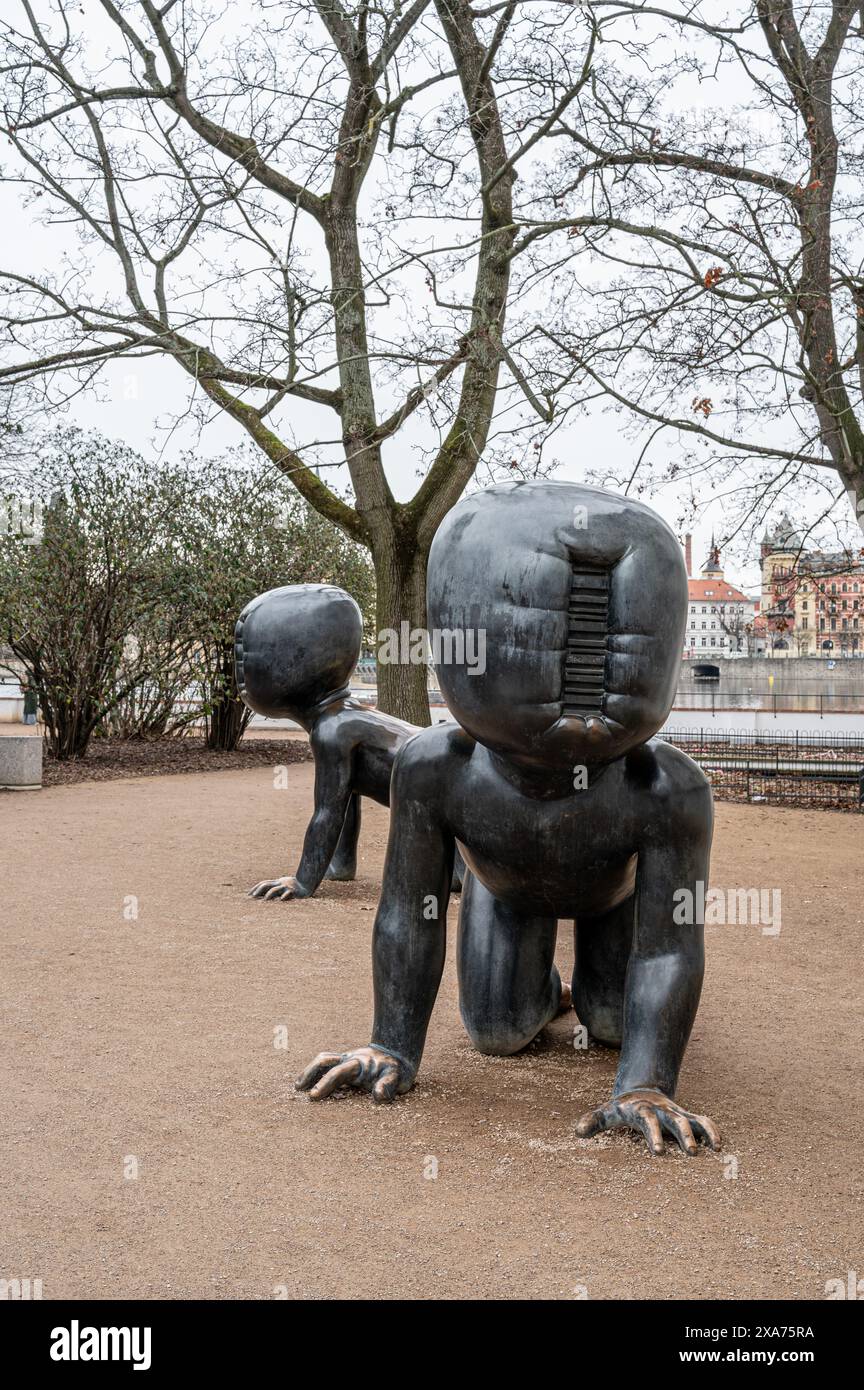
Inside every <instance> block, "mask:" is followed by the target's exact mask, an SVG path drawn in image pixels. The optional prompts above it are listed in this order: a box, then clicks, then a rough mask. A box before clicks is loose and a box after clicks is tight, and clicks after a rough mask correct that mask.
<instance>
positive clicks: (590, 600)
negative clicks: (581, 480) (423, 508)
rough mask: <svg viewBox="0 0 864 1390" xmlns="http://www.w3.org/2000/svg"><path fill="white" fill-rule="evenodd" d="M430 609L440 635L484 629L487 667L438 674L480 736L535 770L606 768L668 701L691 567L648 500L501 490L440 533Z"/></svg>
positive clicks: (485, 494) (556, 487)
mask: <svg viewBox="0 0 864 1390" xmlns="http://www.w3.org/2000/svg"><path fill="white" fill-rule="evenodd" d="M428 613H429V618H428V621H429V625H430V628H432V629H433V631H436V630H437V631H445V632H446V631H451V632H452V631H456V632H465V633H468V632H473V634H474V649H476V645H477V640H478V639H477V636H476V634H477V633H480V634H483V635H484V636H483V639H482V640H483V641H484V642H485V662H484V664H483V669H482V670H481V669H480V666H479V665H478V666H474V667H473V668H472V667H471V666H469V665H467V664H464V663H462V664H456V663H455V662H454V663H445V662H442V663H441V664H440V665H439V667H438V669H437V672H436V674H437V676H438V680H439V684H440V687H441V691H442V693H443V695H444V698H445V700H446V702H447V705H448V707H449V709H450V711H451V713H452V715H453V717H454V719H457V720H458V722H459V723H460V724H461V725H462V727H463V728H464V729H465V730H466V732H467V733H469V734H470V735H471V736H472V737H473V738H474V739H476V740H477V742H478V743H482V744H484V745H485V746H486V747H487V748H489V749H491V750H492V751H493V752H495V753H498V754H501V755H503V756H504V757H511V758H514V759H517V760H520V761H522V762H526V763H533V764H537V765H538V766H547V767H556V768H564V767H572V766H575V765H577V764H598V763H607V762H611V761H612V760H613V759H615V758H619V757H621V756H622V755H623V754H624V753H626V752H627V751H628V750H629V749H631V748H634V747H636V746H637V745H638V744H640V743H644V742H645V741H646V740H647V739H649V738H651V737H652V735H654V734H655V733H656V732H657V730H658V729H660V728H661V726H662V725H663V723H664V721H665V719H666V717H667V715H668V713H669V710H670V709H671V707H672V701H673V699H674V695H675V689H676V684H677V679H678V671H679V666H680V660H681V651H682V646H683V640H684V629H685V625H686V617H687V573H686V569H685V566H684V561H683V558H682V555H681V548H680V546H679V545H678V542H677V540H676V539H675V536H674V534H673V533H672V531H671V530H670V529H669V527H668V526H667V525H666V523H665V522H664V521H663V520H662V519H661V518H660V517H659V516H657V515H656V513H655V512H652V511H651V510H650V508H648V507H646V506H644V505H643V504H642V503H640V502H634V501H631V500H630V498H627V497H621V496H617V495H616V494H615V493H611V492H607V491H606V490H605V489H603V488H590V487H585V486H583V485H581V484H578V483H567V482H536V483H515V484H505V485H502V486H498V487H493V488H488V489H486V490H484V491H482V492H477V493H474V494H473V495H472V496H470V497H467V498H465V499H464V501H462V502H460V503H459V504H458V506H456V507H454V508H453V510H452V511H451V512H449V513H448V515H447V516H446V517H445V519H444V521H443V522H442V524H441V526H440V527H439V529H438V532H437V534H436V536H435V539H434V541H433V544H432V550H431V554H430V557H429V571H428ZM460 646H461V647H462V648H463V649H464V648H465V647H466V646H467V643H466V641H465V640H463V642H462V643H461V644H456V650H458V649H459V647H460Z"/></svg>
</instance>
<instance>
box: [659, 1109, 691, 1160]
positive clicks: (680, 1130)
mask: <svg viewBox="0 0 864 1390" xmlns="http://www.w3.org/2000/svg"><path fill="white" fill-rule="evenodd" d="M658 1113H659V1115H660V1123H661V1125H662V1126H663V1129H664V1130H665V1132H666V1133H667V1134H671V1136H672V1138H673V1139H677V1141H678V1147H679V1148H680V1149H683V1150H684V1152H685V1153H687V1154H691V1155H692V1154H695V1153H698V1151H699V1145H698V1144H697V1143H696V1140H695V1139H694V1138H693V1131H692V1129H691V1128H690V1125H689V1123H688V1121H687V1116H686V1114H685V1112H684V1111H683V1110H678V1111H675V1110H664V1109H661V1110H659V1112H658Z"/></svg>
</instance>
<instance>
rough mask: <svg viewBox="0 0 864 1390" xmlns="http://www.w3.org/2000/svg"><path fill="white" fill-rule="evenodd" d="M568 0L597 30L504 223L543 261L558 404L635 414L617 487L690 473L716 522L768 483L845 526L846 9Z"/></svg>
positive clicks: (863, 165)
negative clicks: (813, 499)
mask: <svg viewBox="0 0 864 1390" xmlns="http://www.w3.org/2000/svg"><path fill="white" fill-rule="evenodd" d="M590 8H591V11H592V13H593V14H594V16H595V18H597V19H598V20H599V19H600V18H601V17H603V16H607V17H608V16H610V15H614V16H615V18H616V28H615V35H616V40H617V42H616V44H615V46H614V48H613V47H612V46H611V45H606V48H607V50H608V53H607V55H606V60H605V61H604V63H602V64H601V63H599V62H597V63H595V65H594V69H593V71H592V76H591V81H590V84H589V85H588V87H587V88H586V90H585V91H584V92H583V93H581V94H580V98H579V101H578V104H577V106H576V107H575V108H574V111H573V113H572V115H568V116H567V117H565V120H564V124H566V125H567V128H568V136H569V138H568V139H567V140H566V141H565V142H564V144H563V148H562V152H561V156H560V159H559V161H558V164H557V167H556V168H554V169H552V168H547V169H544V170H542V171H541V173H540V177H539V178H538V179H537V180H535V190H536V200H537V201H536V212H535V219H536V225H535V226H534V227H533V228H532V229H530V230H529V231H527V232H526V233H523V236H525V237H527V238H530V239H531V240H532V242H533V246H534V248H536V249H534V250H531V249H530V248H526V254H528V255H534V256H535V257H536V261H537V265H538V270H539V267H540V264H541V262H545V263H549V262H550V261H554V262H555V263H556V264H557V267H558V269H557V300H558V304H559V306H560V307H559V312H558V313H557V315H555V316H554V318H551V319H550V318H547V320H546V321H545V322H544V323H542V324H539V325H538V331H539V332H540V333H542V334H545V335H546V337H547V340H548V348H547V354H548V356H547V361H548V372H549V375H550V377H551V376H552V375H553V374H554V373H556V372H558V371H559V370H560V361H561V357H562V355H563V354H566V356H567V357H568V358H569V359H570V361H571V363H572V367H573V381H572V385H571V387H570V389H569V405H570V408H580V407H583V408H584V407H585V405H586V404H587V403H588V402H592V401H596V400H597V399H600V400H602V401H604V402H605V403H606V404H607V405H608V406H611V407H612V408H613V409H615V410H620V411H621V412H622V414H624V415H625V416H629V417H630V420H631V421H634V422H635V423H636V425H638V427H639V431H640V432H641V433H642V435H643V437H644V440H645V443H644V447H643V448H642V450H641V452H639V454H638V457H635V458H634V460H633V465H632V467H628V469H627V470H626V472H625V473H624V474H623V475H622V477H621V482H622V484H623V485H624V486H625V487H628V488H629V489H631V490H634V489H638V488H639V487H640V486H642V485H644V484H646V483H647V481H648V479H649V478H650V479H651V482H652V483H653V484H656V482H657V480H658V478H666V479H672V480H675V481H676V482H677V483H678V484H680V483H681V481H682V480H687V481H689V485H690V487H691V489H692V495H693V496H696V497H698V494H699V492H700V490H704V485H705V482H706V481H707V482H708V483H709V484H710V485H711V486H712V487H713V489H714V490H715V491H716V492H717V493H719V494H720V495H721V496H725V497H726V498H727V499H733V498H735V499H736V500H737V502H738V503H740V504H741V505H740V506H738V507H736V508H733V507H727V509H726V515H727V524H728V525H729V528H730V532H731V531H733V530H734V529H735V526H736V525H738V524H740V523H741V519H742V515H743V516H749V517H750V520H751V521H752V523H753V525H754V526H755V525H759V524H761V521H762V519H763V518H764V516H765V514H766V512H768V511H769V510H770V508H771V506H772V504H774V502H775V501H776V498H777V495H778V493H779V492H780V491H782V490H783V489H784V488H787V487H789V486H790V485H792V486H793V487H794V486H796V485H797V486H798V487H799V490H800V491H802V492H804V491H806V492H808V493H810V494H811V496H812V495H813V494H814V492H815V493H818V495H819V497H820V499H821V501H820V506H821V507H822V509H823V510H824V511H825V512H826V513H827V512H828V511H829V510H830V509H831V507H832V506H833V505H834V504H835V503H837V502H841V501H842V498H843V493H844V491H846V492H848V495H849V498H850V500H851V501H852V507H853V510H854V512H855V514H856V516H857V519H858V521H859V522H860V523H861V524H864V259H862V258H864V223H862V213H864V194H862V188H864V180H862V174H864V89H862V78H864V61H862V60H864V18H862V14H864V12H862V9H861V5H860V3H853V0H833V3H820V4H813V3H802V4H795V3H792V0H758V3H731V4H728V5H720V4H718V3H713V0H696V3H693V0H681V3H677V2H675V3H668V4H662V3H661V4H642V3H622V2H621V0H606V2H605V3H604V0H597V3H592V4H591V5H590ZM559 143H560V142H559ZM550 240H551V241H552V242H553V243H554V244H555V245H556V246H557V247H558V248H559V250H558V254H557V256H550V254H549V251H548V249H547V243H548V242H549V241H550ZM517 248H518V242H517ZM664 441H669V442H671V443H673V444H674V449H675V452H674V455H673V457H672V458H671V460H670V461H669V463H668V464H666V463H665V462H664V460H663V458H662V455H658V450H660V449H662V446H663V443H664ZM682 443H683V444H685V445H687V446H688V447H687V450H686V453H684V452H682V450H681V444H682ZM742 465H743V467H742ZM838 480H839V481H838ZM842 505H843V509H844V511H845V515H846V517H848V515H849V508H848V505H846V504H845V503H843V504H842Z"/></svg>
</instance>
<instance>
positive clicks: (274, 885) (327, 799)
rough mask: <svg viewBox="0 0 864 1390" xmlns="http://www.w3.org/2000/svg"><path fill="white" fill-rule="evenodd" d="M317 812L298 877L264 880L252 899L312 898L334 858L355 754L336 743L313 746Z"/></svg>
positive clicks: (349, 790)
mask: <svg viewBox="0 0 864 1390" xmlns="http://www.w3.org/2000/svg"><path fill="white" fill-rule="evenodd" d="M313 751H314V753H315V809H314V811H313V813H312V819H311V820H310V821H309V824H308V826H307V827H306V835H305V838H304V840H303V853H302V855H301V856H300V863H299V865H298V868H297V872H296V874H288V875H286V876H285V877H284V878H272V879H264V880H263V881H262V882H261V883H256V885H255V887H254V888H253V889H252V890H251V896H252V897H253V898H267V899H273V898H279V899H281V900H282V901H285V900H287V899H289V898H311V896H312V894H313V893H314V892H315V891H316V889H317V888H318V886H319V884H320V883H321V880H322V879H323V877H324V875H325V873H326V872H327V867H328V865H329V863H330V860H331V859H332V858H333V854H334V852H335V849H336V846H337V844H338V843H339V836H340V835H341V833H342V827H343V825H344V824H345V816H346V813H347V811H348V804H349V802H350V800H351V783H352V779H353V775H354V768H353V763H354V760H353V751H350V750H348V749H344V748H340V747H339V745H338V744H337V743H336V742H335V740H333V741H330V742H327V743H323V744H320V745H318V746H317V747H314V746H313Z"/></svg>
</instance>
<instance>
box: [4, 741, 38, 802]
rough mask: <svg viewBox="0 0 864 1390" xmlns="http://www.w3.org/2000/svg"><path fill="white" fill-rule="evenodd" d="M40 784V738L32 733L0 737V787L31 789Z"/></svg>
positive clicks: (14, 789) (16, 789)
mask: <svg viewBox="0 0 864 1390" xmlns="http://www.w3.org/2000/svg"><path fill="white" fill-rule="evenodd" d="M41 785H42V739H41V738H39V737H38V735H33V734H12V735H11V736H10V737H9V738H0V788H4V789H8V790H10V791H33V790H35V789H37V788H38V787H41Z"/></svg>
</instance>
